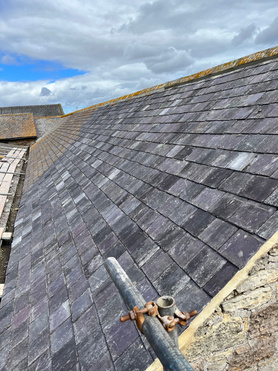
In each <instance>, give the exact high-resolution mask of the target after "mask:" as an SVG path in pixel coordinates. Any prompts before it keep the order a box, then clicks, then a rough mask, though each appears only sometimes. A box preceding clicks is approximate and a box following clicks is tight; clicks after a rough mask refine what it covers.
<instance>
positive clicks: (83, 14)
mask: <svg viewBox="0 0 278 371" xmlns="http://www.w3.org/2000/svg"><path fill="white" fill-rule="evenodd" d="M276 14H278V4H277V1H276V0H275V1H274V0H246V1H242V0H234V1H233V2H232V3H231V2H226V1H225V2H224V1H221V0H211V1H210V2H208V1H206V0H199V1H196V2H189V1H184V0H149V1H146V0H137V1H136V2H131V1H127V0H117V1H116V0H107V1H103V0H95V1H94V2H92V1H91V0H82V1H81V0H71V1H68V0H60V1H56V0H44V1H41V0H10V1H5V2H1V1H0V52H1V55H2V63H6V64H12V63H13V62H15V61H16V60H15V57H14V55H15V56H16V55H19V56H27V57H29V58H35V59H43V60H50V61H58V62H60V63H62V64H63V65H64V66H65V67H66V68H75V69H80V70H85V71H87V73H86V74H85V75H83V76H77V77H73V78H68V79H61V80H58V81H56V82H54V83H51V84H49V82H48V81H36V82H30V83H16V82H15V83H8V82H7V83H6V82H2V83H1V82H0V106H3V105H14V104H16V105H17V104H39V103H41V102H43V103H54V102H61V103H62V105H63V106H64V108H65V109H66V110H67V108H66V107H76V106H79V107H80V106H88V105H91V104H94V103H97V102H100V101H103V100H108V99H111V98H113V97H117V96H120V95H124V94H127V93H129V92H134V91H136V90H139V89H141V88H145V87H148V86H152V85H155V84H158V83H161V82H166V81H169V80H171V79H174V78H178V77H181V76H185V75H187V74H190V73H193V72H197V71H198V70H200V69H202V68H207V67H209V66H213V65H217V64H219V63H222V62H227V61H229V60H233V59H235V58H238V57H240V56H244V55H247V54H249V53H252V52H255V51H258V50H259V49H264V48H267V47H270V46H275V44H278V39H277V34H278V33H277V31H278V30H277V23H278V22H277V18H275V15H276ZM243 24H244V25H245V26H243ZM23 79H24V77H23ZM43 88H47V89H49V90H50V91H51V94H49V95H45V94H43V95H41V93H42V89H43Z"/></svg>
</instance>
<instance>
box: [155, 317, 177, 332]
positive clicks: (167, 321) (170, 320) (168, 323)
mask: <svg viewBox="0 0 278 371" xmlns="http://www.w3.org/2000/svg"><path fill="white" fill-rule="evenodd" d="M158 319H159V320H160V322H161V323H162V325H163V327H164V328H165V330H166V331H168V332H172V331H174V330H175V326H176V321H175V318H174V316H163V317H161V316H158Z"/></svg>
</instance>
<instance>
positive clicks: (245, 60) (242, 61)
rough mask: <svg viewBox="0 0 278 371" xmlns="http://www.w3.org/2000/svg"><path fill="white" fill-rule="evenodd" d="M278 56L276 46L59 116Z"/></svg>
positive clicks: (149, 92)
mask: <svg viewBox="0 0 278 371" xmlns="http://www.w3.org/2000/svg"><path fill="white" fill-rule="evenodd" d="M277 56H278V46H275V47H273V48H269V49H265V50H262V51H259V52H256V53H253V54H249V55H247V56H245V57H242V58H239V59H235V60H233V61H231V62H227V63H223V64H220V65H218V66H216V67H212V68H209V69H207V70H204V71H201V72H197V73H194V74H192V75H188V76H185V77H181V78H179V79H176V80H172V81H168V82H166V83H164V84H159V85H155V86H153V87H150V88H146V89H143V90H139V91H137V92H135V93H131V94H127V95H123V96H121V97H119V98H115V99H111V100H108V101H106V102H102V103H98V104H95V105H93V106H90V107H86V108H82V109H80V110H77V111H73V112H70V113H67V114H65V115H62V116H59V117H67V116H71V115H73V114H75V113H77V112H82V111H86V110H95V109H97V108H99V107H102V106H106V105H108V104H111V105H112V104H115V103H118V102H121V101H125V100H128V99H132V98H135V97H138V96H142V95H149V94H152V93H154V92H157V91H158V90H159V91H161V90H164V89H169V88H172V87H173V86H177V85H181V84H184V83H187V82H191V81H194V80H200V79H203V78H205V77H209V76H216V75H218V74H220V73H224V72H228V71H230V70H234V69H235V68H240V67H243V66H244V65H246V64H250V63H258V62H260V61H263V60H268V59H272V58H275V57H277Z"/></svg>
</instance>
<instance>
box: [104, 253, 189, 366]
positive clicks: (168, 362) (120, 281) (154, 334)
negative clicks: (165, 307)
mask: <svg viewBox="0 0 278 371" xmlns="http://www.w3.org/2000/svg"><path fill="white" fill-rule="evenodd" d="M105 267H106V269H107V271H108V273H109V274H110V276H111V278H112V280H113V282H114V283H115V285H116V287H117V288H118V290H119V292H120V294H121V296H122V298H123V300H124V302H125V304H126V306H127V307H128V309H129V310H133V309H134V307H139V308H143V307H144V306H145V300H144V298H143V296H142V295H141V294H140V292H139V291H138V290H137V289H136V288H135V287H134V286H133V284H132V282H131V280H130V279H129V277H128V276H127V274H126V273H125V271H124V270H123V269H122V267H121V266H120V264H119V263H118V262H117V260H116V259H115V258H108V259H106V261H105ZM142 316H144V319H143V323H142V328H141V331H142V333H143V334H144V335H145V336H146V338H147V339H148V341H149V343H150V345H151V346H152V348H153V350H154V352H155V353H156V355H157V357H158V358H159V360H160V362H161V363H162V365H163V367H164V370H165V371H193V368H192V367H191V366H190V364H189V363H188V362H187V360H186V359H185V357H184V356H183V354H182V353H181V352H180V350H179V349H178V347H176V346H175V343H174V341H173V340H172V339H171V337H170V336H169V334H168V332H167V331H166V330H165V329H164V328H163V326H162V324H161V323H160V321H159V320H158V318H157V317H151V316H149V315H146V314H142Z"/></svg>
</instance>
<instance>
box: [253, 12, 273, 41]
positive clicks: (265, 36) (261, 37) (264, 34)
mask: <svg viewBox="0 0 278 371" xmlns="http://www.w3.org/2000/svg"><path fill="white" fill-rule="evenodd" d="M256 43H257V44H268V45H271V44H274V45H278V17H276V18H275V19H274V20H273V22H272V23H271V24H270V25H269V27H267V28H265V29H264V30H262V31H261V32H260V33H259V34H258V36H257V37H256Z"/></svg>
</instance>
